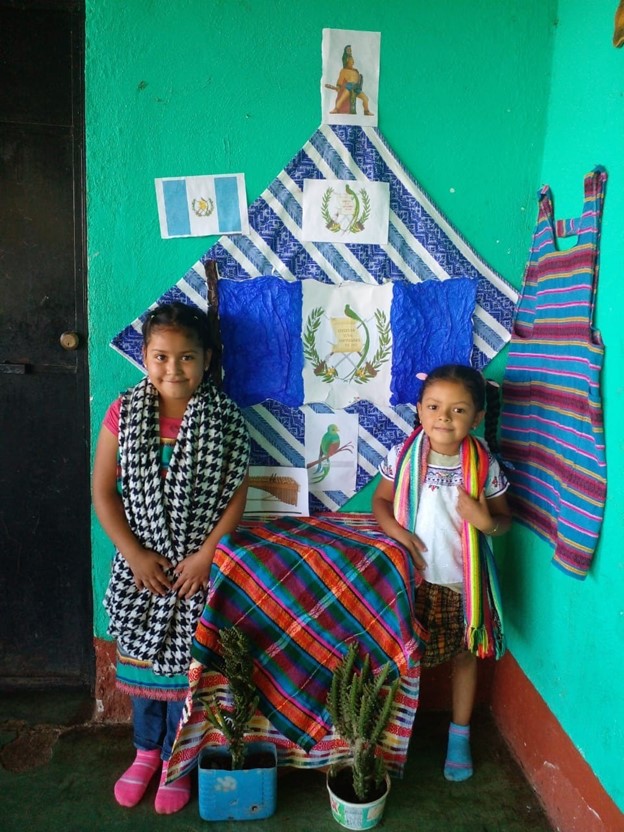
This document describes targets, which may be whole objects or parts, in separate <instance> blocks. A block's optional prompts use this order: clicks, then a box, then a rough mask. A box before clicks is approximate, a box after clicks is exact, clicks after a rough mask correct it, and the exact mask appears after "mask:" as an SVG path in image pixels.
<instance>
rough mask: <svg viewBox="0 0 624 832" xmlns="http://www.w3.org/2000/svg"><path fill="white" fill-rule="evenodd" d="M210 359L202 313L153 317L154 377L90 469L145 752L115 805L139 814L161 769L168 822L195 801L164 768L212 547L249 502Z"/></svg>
mask: <svg viewBox="0 0 624 832" xmlns="http://www.w3.org/2000/svg"><path fill="white" fill-rule="evenodd" d="M211 355H212V348H211V341H210V334H209V327H208V319H207V317H206V315H204V314H203V313H202V312H199V311H198V310H196V309H195V308H194V307H191V306H188V305H186V304H183V303H177V302H176V303H172V304H169V305H163V306H160V307H158V308H157V309H155V310H154V311H153V312H151V313H150V314H149V316H148V317H147V319H146V320H145V323H144V325H143V360H144V364H145V368H146V370H147V378H145V379H143V381H141V382H139V384H137V385H136V386H135V387H133V388H131V389H130V390H128V391H126V392H125V393H123V394H122V395H121V397H120V398H119V399H118V400H117V401H116V402H114V403H113V404H112V405H111V407H110V408H109V410H108V412H107V413H106V416H105V418H104V424H103V427H102V430H101V432H100V437H99V439H98V444H97V449H96V453H95V464H94V469H93V505H94V507H95V511H96V513H97V516H98V518H99V520H100V523H101V524H102V526H103V528H104V530H105V531H106V533H107V534H108V536H109V537H110V539H111V540H112V541H113V543H114V544H115V548H116V553H115V558H114V560H113V567H112V574H111V579H110V583H109V586H108V589H107V592H106V596H105V599H104V606H105V607H106V610H107V611H108V613H109V616H110V627H109V632H110V634H111V635H113V636H115V637H116V639H117V686H118V687H119V688H120V689H121V690H123V691H125V692H127V693H129V694H130V695H131V697H132V711H133V723H134V744H135V747H136V749H137V751H136V758H135V761H134V763H133V764H132V765H131V766H130V768H129V769H128V770H127V771H126V772H125V773H124V774H123V775H122V777H121V778H120V779H119V780H118V781H117V783H116V784H115V798H116V800H117V802H118V803H120V804H121V805H122V806H135V805H136V804H137V803H138V802H139V801H140V800H141V798H142V797H143V795H144V794H145V791H146V789H147V787H148V785H149V782H150V780H151V779H152V777H153V776H154V775H155V774H156V772H157V771H158V770H160V771H161V778H160V785H159V788H158V791H157V794H156V803H155V808H156V811H157V812H159V813H160V814H171V813H173V812H177V811H178V810H179V809H181V808H182V807H183V806H185V805H186V803H187V802H188V800H189V796H190V781H189V778H188V776H186V777H183V778H180V779H179V780H177V781H175V782H174V783H172V784H170V785H165V779H166V776H167V765H168V759H169V757H170V755H171V747H172V744H173V741H174V739H175V735H176V731H177V727H178V723H179V721H180V717H181V714H182V706H183V702H184V697H185V694H186V690H187V684H188V681H187V676H186V673H187V670H188V666H189V663H190V648H191V642H192V637H193V633H194V631H195V625H196V623H197V620H198V618H199V616H200V614H201V611H202V609H203V606H204V602H205V599H206V589H207V586H208V576H209V573H210V566H211V564H212V559H213V557H214V552H215V547H216V545H217V543H218V542H219V540H220V538H221V537H222V536H223V535H224V534H227V533H229V532H231V531H233V530H234V529H235V527H236V525H237V524H238V521H239V520H240V518H241V516H242V512H243V508H244V505H245V497H246V491H247V464H248V457H249V439H248V434H247V430H246V427H245V424H244V421H243V418H242V416H241V414H240V412H239V410H238V409H237V407H236V406H235V405H234V404H233V403H232V402H231V401H230V400H229V399H228V398H227V396H225V395H224V394H223V393H221V392H219V391H218V390H217V389H216V388H215V387H214V386H213V384H212V383H211V382H210V381H209V380H208V378H207V376H206V371H207V370H208V367H209V364H210V359H211ZM161 760H162V761H163V762H162V767H161Z"/></svg>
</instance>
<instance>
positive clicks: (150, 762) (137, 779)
mask: <svg viewBox="0 0 624 832" xmlns="http://www.w3.org/2000/svg"><path fill="white" fill-rule="evenodd" d="M159 766H160V749H158V748H155V749H154V750H153V751H141V750H140V749H139V750H137V753H136V757H135V758H134V762H133V763H132V765H131V766H130V768H129V769H128V770H127V771H124V773H123V774H122V775H121V777H120V778H119V780H118V781H117V782H116V783H115V800H116V801H117V803H119V805H120V806H127V807H130V806H136V805H137V803H138V802H139V800H140V799H141V798H142V797H143V795H144V794H145V792H146V790H147V787H148V786H149V782H150V780H151V779H152V777H153V776H154V774H155V773H156V772H157V771H158V768H159Z"/></svg>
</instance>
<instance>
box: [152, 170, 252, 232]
mask: <svg viewBox="0 0 624 832" xmlns="http://www.w3.org/2000/svg"><path fill="white" fill-rule="evenodd" d="M154 183H155V185H156V201H157V203H158V218H159V220H160V234H161V237H164V238H168V237H207V236H209V235H211V234H248V233H249V222H248V219H247V195H246V192H245V175H244V174H243V173H233V174H224V175H222V176H178V177H169V178H166V179H155V180H154Z"/></svg>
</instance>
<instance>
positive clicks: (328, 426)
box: [305, 408, 358, 496]
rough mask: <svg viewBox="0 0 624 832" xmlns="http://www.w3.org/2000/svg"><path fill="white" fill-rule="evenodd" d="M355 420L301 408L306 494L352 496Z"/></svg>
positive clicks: (353, 416) (340, 413)
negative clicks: (342, 494)
mask: <svg viewBox="0 0 624 832" xmlns="http://www.w3.org/2000/svg"><path fill="white" fill-rule="evenodd" d="M357 443H358V417H357V415H356V414H355V413H345V412H344V411H337V412H334V413H316V412H315V411H313V410H311V409H310V408H305V460H306V468H307V471H308V479H309V484H310V491H311V492H312V493H318V492H320V491H342V492H344V493H345V494H347V495H349V496H352V495H353V494H355V477H356V473H357Z"/></svg>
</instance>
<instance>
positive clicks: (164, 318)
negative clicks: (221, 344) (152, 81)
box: [142, 300, 214, 350]
mask: <svg viewBox="0 0 624 832" xmlns="http://www.w3.org/2000/svg"><path fill="white" fill-rule="evenodd" d="M155 329H183V330H185V331H186V332H188V333H190V334H193V335H194V336H195V337H196V338H197V340H198V341H199V343H200V344H201V345H202V347H203V348H204V350H212V349H214V338H213V334H212V332H211V327H210V324H209V321H208V316H207V315H206V314H205V313H204V312H202V311H201V310H200V309H198V308H197V307H196V306H191V305H190V304H188V303H181V302H180V301H178V300H174V301H172V302H171V303H163V304H161V305H160V306H157V307H156V308H155V309H152V311H151V312H150V313H149V314H148V316H147V318H145V320H144V321H143V328H142V333H143V343H144V344H145V345H147V344H148V343H149V340H150V338H151V337H152V333H153V332H154V330H155Z"/></svg>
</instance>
